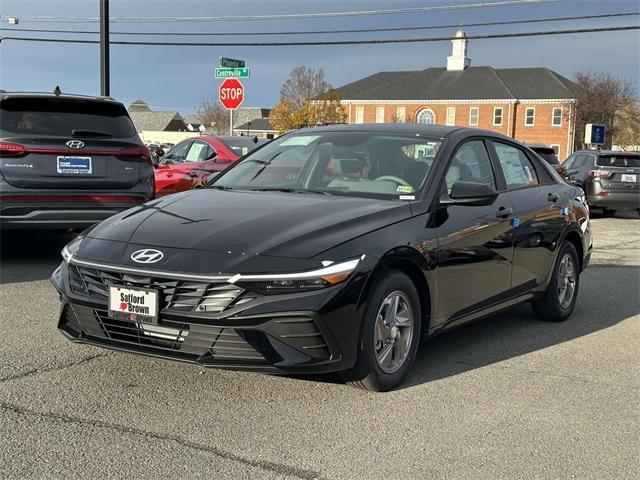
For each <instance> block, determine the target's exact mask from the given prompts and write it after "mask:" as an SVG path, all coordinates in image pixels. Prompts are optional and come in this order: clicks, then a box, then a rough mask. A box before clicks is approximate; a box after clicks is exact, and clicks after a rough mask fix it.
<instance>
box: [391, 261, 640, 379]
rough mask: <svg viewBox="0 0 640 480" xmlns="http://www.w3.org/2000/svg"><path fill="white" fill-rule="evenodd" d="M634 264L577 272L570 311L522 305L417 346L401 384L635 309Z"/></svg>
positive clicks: (574, 333)
mask: <svg viewBox="0 0 640 480" xmlns="http://www.w3.org/2000/svg"><path fill="white" fill-rule="evenodd" d="M639 281H640V266H622V265H593V266H590V267H589V268H588V269H587V270H586V271H585V272H584V273H583V275H582V276H581V285H580V287H581V289H580V293H579V297H578V301H577V305H576V309H575V311H574V313H573V315H572V316H571V317H570V318H569V319H568V320H567V321H565V322H562V323H553V322H545V321H542V320H539V319H538V318H537V317H536V316H535V315H534V313H533V310H532V309H531V307H530V306H529V305H528V304H523V305H518V306H516V307H513V308H511V309H509V310H506V311H504V312H502V313H500V314H498V315H494V316H491V317H487V318H485V319H482V320H480V321H478V322H475V323H472V324H469V325H466V326H463V327H460V328H458V329H456V330H452V331H450V332H447V333H443V334H442V335H440V336H437V337H435V338H433V339H432V340H430V341H428V342H424V343H423V344H422V345H421V348H420V350H419V351H418V355H417V357H416V362H415V364H414V366H413V368H412V371H411V373H410V374H409V377H408V379H407V381H405V383H404V384H403V385H402V386H401V387H400V388H407V387H411V386H414V385H419V384H422V383H425V382H430V381H433V380H439V379H441V378H446V377H450V376H453V375H457V374H461V373H464V372H466V371H469V370H474V369H476V368H481V367H484V366H487V365H491V364H494V363H497V362H500V361H503V360H507V359H510V358H514V357H518V356H520V355H525V354H527V353H530V352H534V351H537V350H541V349H544V348H547V347H550V346H553V345H557V344H560V343H563V342H567V341H570V340H573V339H576V338H579V337H583V336H585V335H589V334H592V333H595V332H598V331H600V330H604V329H606V328H610V327H613V326H614V325H616V324H617V323H619V322H621V321H623V320H625V319H627V318H629V317H632V316H634V315H637V314H639V313H640V292H639V291H638V282H639Z"/></svg>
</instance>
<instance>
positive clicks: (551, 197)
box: [547, 192, 560, 202]
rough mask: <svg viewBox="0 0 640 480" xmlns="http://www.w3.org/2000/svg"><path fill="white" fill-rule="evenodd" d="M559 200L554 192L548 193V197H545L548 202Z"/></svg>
mask: <svg viewBox="0 0 640 480" xmlns="http://www.w3.org/2000/svg"><path fill="white" fill-rule="evenodd" d="M559 199H560V195H558V194H557V193H556V192H549V195H547V200H549V201H550V202H557V201H558V200H559Z"/></svg>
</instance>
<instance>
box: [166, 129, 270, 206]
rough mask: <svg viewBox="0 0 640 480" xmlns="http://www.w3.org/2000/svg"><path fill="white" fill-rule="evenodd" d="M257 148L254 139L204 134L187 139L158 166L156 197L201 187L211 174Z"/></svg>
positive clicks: (168, 153) (173, 149) (170, 151)
mask: <svg viewBox="0 0 640 480" xmlns="http://www.w3.org/2000/svg"><path fill="white" fill-rule="evenodd" d="M258 145H259V143H257V142H255V141H254V139H253V137H214V136H211V135H202V136H199V137H195V138H190V139H188V140H184V141H182V142H180V143H178V144H177V145H176V146H175V147H173V148H172V149H171V150H169V151H168V152H167V154H166V155H165V156H164V157H162V159H161V160H160V162H159V164H158V165H157V166H156V169H155V182H156V196H157V197H159V196H162V195H169V194H171V193H176V192H182V191H184V190H190V189H192V188H198V187H201V186H202V185H204V183H205V182H206V181H207V177H208V176H209V175H211V174H212V173H214V172H220V171H222V170H224V169H225V168H227V167H228V166H229V165H231V164H232V163H233V162H235V161H236V160H238V159H239V158H240V157H242V156H244V155H246V154H247V153H249V152H250V151H251V150H253V149H255V148H256V146H258Z"/></svg>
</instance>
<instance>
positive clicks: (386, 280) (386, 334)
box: [341, 270, 421, 392]
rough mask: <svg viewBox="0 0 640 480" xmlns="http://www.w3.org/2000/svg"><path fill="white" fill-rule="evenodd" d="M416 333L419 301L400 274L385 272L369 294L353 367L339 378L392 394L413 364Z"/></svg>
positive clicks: (359, 385) (418, 338) (419, 324)
mask: <svg viewBox="0 0 640 480" xmlns="http://www.w3.org/2000/svg"><path fill="white" fill-rule="evenodd" d="M420 332H421V310H420V300H419V298H418V293H417V291H416V288H415V286H414V284H413V282H412V281H411V280H410V279H409V277H407V276H406V275H405V274H404V273H402V272H399V271H397V270H390V271H388V272H387V273H386V274H385V275H384V276H383V277H381V278H380V279H379V280H378V281H377V282H376V283H375V285H374V286H373V288H372V290H371V293H370V295H369V299H368V302H367V306H366V308H365V311H364V315H363V318H362V325H361V327H360V338H359V342H358V357H357V360H356V364H355V365H354V366H353V368H351V369H349V370H346V371H344V372H341V375H342V378H343V379H344V380H345V381H346V382H347V383H348V384H349V385H351V386H353V387H357V388H362V389H364V390H372V391H376V392H384V391H388V390H393V389H394V388H395V387H397V386H398V385H400V383H402V381H403V380H404V379H405V377H406V376H407V373H408V371H409V369H410V368H411V365H412V364H413V361H414V360H415V356H416V352H417V350H418V343H419V341H420Z"/></svg>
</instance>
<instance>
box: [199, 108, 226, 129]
mask: <svg viewBox="0 0 640 480" xmlns="http://www.w3.org/2000/svg"><path fill="white" fill-rule="evenodd" d="M198 116H199V117H200V120H201V121H202V124H203V125H204V126H205V128H206V129H207V131H208V132H211V133H214V134H216V135H224V134H227V133H228V132H229V110H227V109H226V108H224V107H223V106H222V105H221V104H220V103H219V102H218V101H217V100H215V99H214V100H205V101H204V102H202V103H201V104H200V107H199V108H198Z"/></svg>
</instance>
